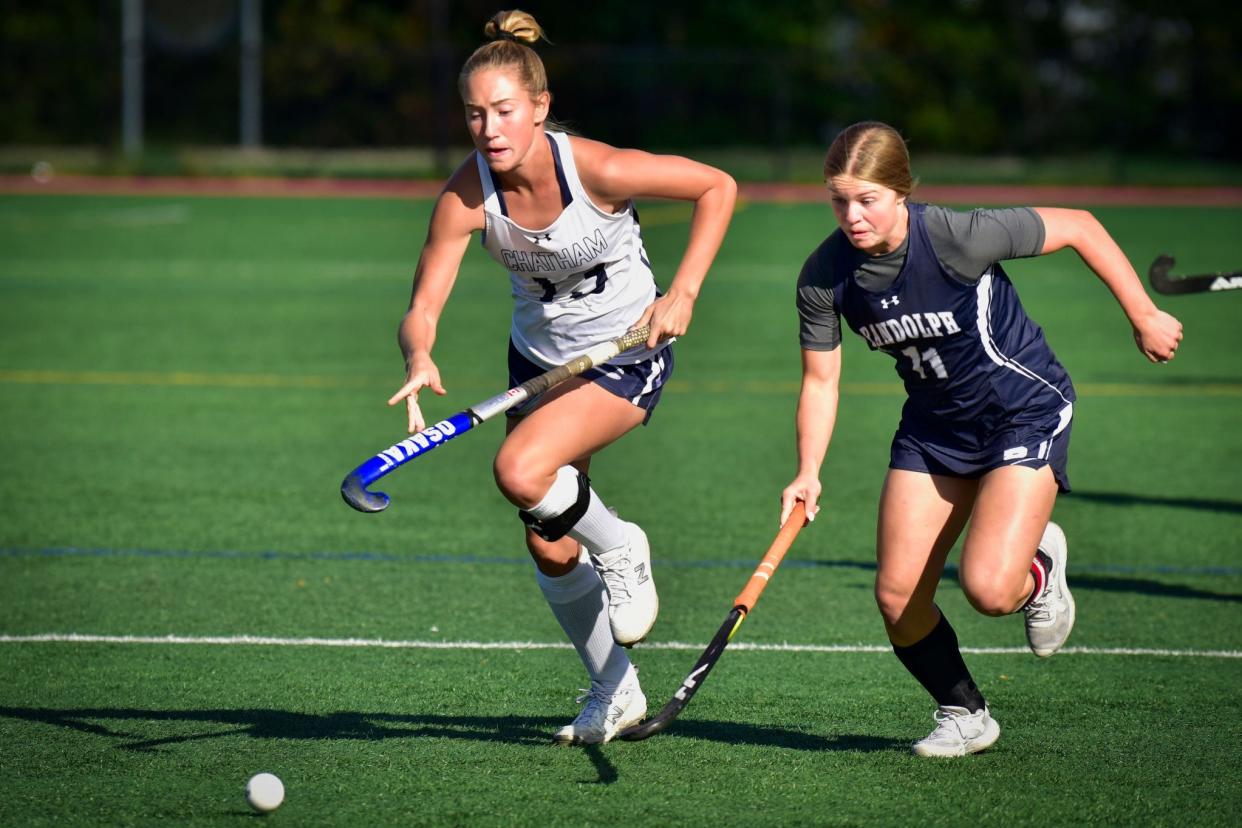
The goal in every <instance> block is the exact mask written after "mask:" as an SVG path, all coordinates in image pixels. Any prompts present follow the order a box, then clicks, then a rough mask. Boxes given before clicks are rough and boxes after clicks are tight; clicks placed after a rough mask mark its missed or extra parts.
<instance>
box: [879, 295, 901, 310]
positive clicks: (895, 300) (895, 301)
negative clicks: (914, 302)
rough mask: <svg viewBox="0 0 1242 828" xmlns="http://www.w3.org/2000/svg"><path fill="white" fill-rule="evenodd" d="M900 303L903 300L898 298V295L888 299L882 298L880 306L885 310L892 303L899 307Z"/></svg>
mask: <svg viewBox="0 0 1242 828" xmlns="http://www.w3.org/2000/svg"><path fill="white" fill-rule="evenodd" d="M900 304H901V300H900V299H898V298H897V297H896V296H893V297H890V298H888V299H881V300H880V307H882V308H884V310H888V306H889V305H892V306H893V307H897V306H898V305H900Z"/></svg>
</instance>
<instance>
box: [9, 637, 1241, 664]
mask: <svg viewBox="0 0 1242 828" xmlns="http://www.w3.org/2000/svg"><path fill="white" fill-rule="evenodd" d="M41 643H64V644H182V645H190V644H215V645H223V646H263V647H372V648H379V649H392V650H569V649H572V645H570V644H569V643H568V642H561V641H394V640H389V639H383V638H278V637H273V636H261V635H215V636H212V635H207V636H190V635H88V634H83V633H39V634H36V635H0V644H41ZM705 646H706V645H705V644H690V643H686V642H683V641H664V642H653V643H649V644H643V645H642V649H644V650H685V651H688V652H700V651H702V650H703V648H704V647H705ZM730 649H731V650H750V651H754V652H764V653H773V652H775V653H888V652H891V651H892V649H891V648H890V647H887V646H882V645H878V644H787V643H786V644H749V643H746V642H738V643H737V644H733V645H731V646H730ZM962 652H963V653H970V654H977V655H1022V654H1026V653H1028V652H1029V650H1027V648H1025V647H963V648H962ZM1059 654H1060V655H1105V656H1172V657H1177V658H1242V650H1171V649H1160V648H1144V647H1066V648H1064V649H1063V650H1061V651H1060V653H1059Z"/></svg>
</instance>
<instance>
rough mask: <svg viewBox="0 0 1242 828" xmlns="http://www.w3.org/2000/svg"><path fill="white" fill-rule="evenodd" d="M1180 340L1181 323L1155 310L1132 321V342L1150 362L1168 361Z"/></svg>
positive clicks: (1175, 352)
mask: <svg viewBox="0 0 1242 828" xmlns="http://www.w3.org/2000/svg"><path fill="white" fill-rule="evenodd" d="M1181 342H1182V323H1181V322H1179V321H1177V318H1176V317H1174V316H1171V315H1170V314H1167V313H1165V312H1164V311H1162V310H1157V311H1155V312H1154V313H1152V314H1149V315H1148V316H1145V317H1143V318H1141V319H1139V320H1138V321H1137V322H1135V323H1134V344H1135V345H1137V346H1138V349H1139V351H1141V352H1142V354H1143V356H1145V357H1147V359H1148V360H1150V361H1151V362H1168V361H1169V360H1171V359H1172V358H1173V357H1174V356H1175V355H1176V354H1177V347H1178V346H1179V345H1180V344H1181Z"/></svg>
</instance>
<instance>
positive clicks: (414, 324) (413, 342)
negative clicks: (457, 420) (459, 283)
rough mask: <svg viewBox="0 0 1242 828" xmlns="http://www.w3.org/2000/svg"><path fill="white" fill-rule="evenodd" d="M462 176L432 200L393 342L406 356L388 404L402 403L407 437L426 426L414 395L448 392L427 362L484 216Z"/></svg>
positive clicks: (434, 367) (429, 359) (457, 177)
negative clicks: (411, 284)
mask: <svg viewBox="0 0 1242 828" xmlns="http://www.w3.org/2000/svg"><path fill="white" fill-rule="evenodd" d="M461 173H462V170H459V171H458V174H455V175H454V176H453V179H451V180H450V182H449V185H448V186H447V187H446V188H445V190H444V192H442V193H441V194H440V197H439V198H438V199H437V200H436V206H435V210H434V211H433V212H432V215H431V225H430V227H429V228H428V230H427V241H426V243H425V244H424V245H423V252H422V254H421V255H420V256H419V258H418V267H417V268H416V270H415V272H414V288H413V291H412V295H411V297H410V309H409V310H408V311H406V313H405V316H403V317H402V318H401V323H400V325H399V326H398V328H397V343H398V344H399V345H400V346H401V353H402V355H403V356H404V357H405V371H406V382H405V384H404V385H403V386H401V388H400V389H399V390H398V391H397V393H395V394H393V395H392V397H391V398H390V399H389V400H388V404H389V405H396V404H397V403H399V402H400V401H401V400H405V402H406V409H407V413H408V419H409V426H408V427H409V430H410V432H411V433H413V432H415V431H422V430H423V429H424V428H425V427H426V425H427V424H426V421H425V420H424V418H423V414H422V411H421V409H420V408H419V407H418V392H419V391H421V390H422V389H423V388H430V389H431V390H432V391H434V392H435V393H437V394H444V393H446V392H445V390H444V386H443V385H442V383H441V381H440V370H439V368H437V367H436V364H435V362H434V361H433V360H432V358H431V348H432V346H433V345H434V344H435V341H436V326H437V324H438V323H439V321H440V314H441V313H442V312H443V310H444V306H445V304H446V303H447V302H448V297H449V293H451V292H452V289H453V283H454V282H455V281H456V280H457V272H458V269H459V268H460V267H461V260H462V256H464V255H465V253H466V247H467V246H468V245H469V243H470V236H471V234H472V233H473V232H474V231H475V230H477V229H481V227H482V221H483V219H482V211H481V210H479V209H476V208H474V207H472V206H470V205H469V204H468V203H467V202H466V200H464V199H463V197H462V189H463V187H462V184H461V181H460V179H462V178H468V176H465V175H462V174H461ZM475 180H476V181H477V174H476V177H475ZM476 186H477V185H476ZM467 189H468V188H467Z"/></svg>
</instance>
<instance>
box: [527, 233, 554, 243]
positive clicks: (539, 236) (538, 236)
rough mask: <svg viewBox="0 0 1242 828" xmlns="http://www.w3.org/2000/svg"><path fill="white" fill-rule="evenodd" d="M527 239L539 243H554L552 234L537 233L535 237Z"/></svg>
mask: <svg viewBox="0 0 1242 828" xmlns="http://www.w3.org/2000/svg"><path fill="white" fill-rule="evenodd" d="M526 238H528V239H530V240H531V241H532V242H538V241H541V240H542V241H552V234H551V233H536V234H535V235H533V236H527V237H526Z"/></svg>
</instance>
